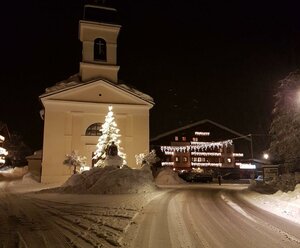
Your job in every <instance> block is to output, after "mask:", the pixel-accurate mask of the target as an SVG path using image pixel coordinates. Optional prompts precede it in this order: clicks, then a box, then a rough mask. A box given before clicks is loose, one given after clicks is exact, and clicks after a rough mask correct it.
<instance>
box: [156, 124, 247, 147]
mask: <svg viewBox="0 0 300 248" xmlns="http://www.w3.org/2000/svg"><path fill="white" fill-rule="evenodd" d="M204 123H210V124H212V125H214V126H216V127H219V128H221V129H223V130H225V131H227V132H230V133H232V134H234V135H236V136H238V137H241V138H244V139H246V140H249V141H250V140H251V138H249V137H247V135H245V134H241V133H239V132H236V131H234V130H232V129H230V128H228V127H225V126H223V125H221V124H219V123H217V122H214V121H211V120H208V119H204V120H201V121H197V122H194V123H191V124H188V125H186V126H183V127H180V128H176V129H173V130H171V131H168V132H165V133H162V134H159V135H157V136H156V137H153V138H152V139H151V140H150V141H151V142H152V141H156V140H159V139H161V138H163V137H166V136H168V135H171V134H174V133H177V132H180V131H184V130H186V129H189V128H192V127H195V126H198V125H201V124H204Z"/></svg>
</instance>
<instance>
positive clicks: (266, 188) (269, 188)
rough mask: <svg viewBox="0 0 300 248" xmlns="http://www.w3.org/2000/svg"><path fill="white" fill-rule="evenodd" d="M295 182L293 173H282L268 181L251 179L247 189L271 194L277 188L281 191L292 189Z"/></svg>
mask: <svg viewBox="0 0 300 248" xmlns="http://www.w3.org/2000/svg"><path fill="white" fill-rule="evenodd" d="M296 184H297V182H296V180H295V174H291V173H288V174H282V175H280V176H279V177H278V178H277V180H274V181H272V182H268V183H264V182H256V181H254V180H251V181H250V186H249V189H251V190H254V191H257V192H259V193H266V194H272V193H275V192H276V191H278V190H280V191H283V192H288V191H293V190H294V189H295V186H296Z"/></svg>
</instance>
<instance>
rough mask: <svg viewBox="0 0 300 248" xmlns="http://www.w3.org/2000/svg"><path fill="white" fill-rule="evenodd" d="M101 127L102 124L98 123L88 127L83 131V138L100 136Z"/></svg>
mask: <svg viewBox="0 0 300 248" xmlns="http://www.w3.org/2000/svg"><path fill="white" fill-rule="evenodd" d="M101 127H102V123H100V122H97V123H94V124H92V125H90V126H89V127H88V128H87V129H86V131H85V136H100V135H102V132H101V131H100V129H101Z"/></svg>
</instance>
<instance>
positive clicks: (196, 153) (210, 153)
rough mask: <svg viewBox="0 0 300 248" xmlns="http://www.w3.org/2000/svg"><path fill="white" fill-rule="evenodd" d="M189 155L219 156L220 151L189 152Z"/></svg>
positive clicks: (220, 154)
mask: <svg viewBox="0 0 300 248" xmlns="http://www.w3.org/2000/svg"><path fill="white" fill-rule="evenodd" d="M191 155H194V156H203V157H208V156H214V157H221V156H222V153H220V152H191Z"/></svg>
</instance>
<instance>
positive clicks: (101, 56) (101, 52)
mask: <svg viewBox="0 0 300 248" xmlns="http://www.w3.org/2000/svg"><path fill="white" fill-rule="evenodd" d="M94 60H101V61H106V42H105V40H103V39H101V38H97V39H95V40H94Z"/></svg>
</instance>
